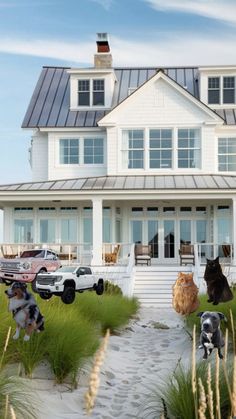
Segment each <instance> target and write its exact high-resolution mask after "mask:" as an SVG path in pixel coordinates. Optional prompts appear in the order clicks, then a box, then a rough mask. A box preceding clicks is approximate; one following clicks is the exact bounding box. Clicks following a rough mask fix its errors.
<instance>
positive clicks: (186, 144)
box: [178, 129, 200, 169]
mask: <svg viewBox="0 0 236 419" xmlns="http://www.w3.org/2000/svg"><path fill="white" fill-rule="evenodd" d="M178 168H186V169H187V168H195V169H196V168H198V169H199V168H200V130H199V129H179V130H178Z"/></svg>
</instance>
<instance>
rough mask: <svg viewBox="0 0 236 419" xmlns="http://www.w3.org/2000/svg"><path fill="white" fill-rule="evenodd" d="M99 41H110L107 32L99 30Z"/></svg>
mask: <svg viewBox="0 0 236 419" xmlns="http://www.w3.org/2000/svg"><path fill="white" fill-rule="evenodd" d="M97 42H108V34H107V32H97Z"/></svg>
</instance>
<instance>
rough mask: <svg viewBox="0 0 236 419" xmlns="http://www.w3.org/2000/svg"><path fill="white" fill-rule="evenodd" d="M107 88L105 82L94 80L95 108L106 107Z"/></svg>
mask: <svg viewBox="0 0 236 419" xmlns="http://www.w3.org/2000/svg"><path fill="white" fill-rule="evenodd" d="M104 99H105V88H104V80H103V79H98V80H93V106H104V103H105V102H104Z"/></svg>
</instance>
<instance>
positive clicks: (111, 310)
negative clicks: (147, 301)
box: [78, 292, 139, 334]
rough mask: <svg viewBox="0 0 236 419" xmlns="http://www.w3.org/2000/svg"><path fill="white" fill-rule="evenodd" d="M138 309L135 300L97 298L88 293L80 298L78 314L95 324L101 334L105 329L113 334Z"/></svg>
mask: <svg viewBox="0 0 236 419" xmlns="http://www.w3.org/2000/svg"><path fill="white" fill-rule="evenodd" d="M138 308H139V305H138V301H137V300H136V299H135V298H126V297H123V296H121V295H106V294H103V295H102V296H97V295H96V294H95V293H90V292H86V293H84V294H83V295H82V296H80V304H79V305H78V310H79V311H80V313H81V314H83V315H84V317H86V318H88V319H89V320H90V321H91V322H92V323H95V324H97V325H98V326H99V327H100V328H101V330H102V333H103V334H104V333H105V332H106V330H107V329H109V330H110V332H111V333H114V332H115V331H116V330H117V329H118V328H119V327H121V326H124V325H125V324H127V322H128V321H129V319H130V317H132V316H133V315H134V314H135V313H136V312H137V310H138Z"/></svg>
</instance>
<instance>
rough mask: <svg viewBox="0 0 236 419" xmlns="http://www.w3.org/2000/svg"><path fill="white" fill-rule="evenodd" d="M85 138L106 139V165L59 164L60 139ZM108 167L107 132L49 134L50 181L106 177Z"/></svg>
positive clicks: (82, 131)
mask: <svg viewBox="0 0 236 419" xmlns="http://www.w3.org/2000/svg"><path fill="white" fill-rule="evenodd" d="M84 137H90V138H91V137H92V138H93V137H103V138H104V164H103V165H95V164H94V165H84V164H79V165H77V164H73V165H70V164H63V165H62V164H60V162H59V140H60V138H84ZM106 174H107V166H106V134H105V131H101V130H100V129H98V130H96V131H95V130H93V131H91V132H88V131H86V132H85V131H84V130H81V131H79V130H78V131H77V132H74V131H73V132H69V131H68V132H66V131H64V132H61V133H49V134H48V180H55V179H71V178H76V177H80V178H82V177H92V176H105V175H106Z"/></svg>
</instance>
